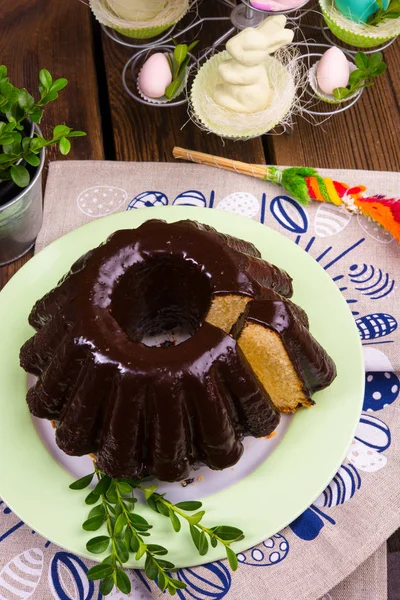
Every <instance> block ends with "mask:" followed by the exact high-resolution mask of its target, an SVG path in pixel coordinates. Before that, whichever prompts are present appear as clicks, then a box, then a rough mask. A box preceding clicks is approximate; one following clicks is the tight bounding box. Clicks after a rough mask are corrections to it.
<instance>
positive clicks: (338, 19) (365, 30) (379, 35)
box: [318, 0, 400, 48]
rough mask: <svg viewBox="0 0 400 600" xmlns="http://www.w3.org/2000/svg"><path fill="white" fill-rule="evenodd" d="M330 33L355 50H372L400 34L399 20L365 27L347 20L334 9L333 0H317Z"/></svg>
mask: <svg viewBox="0 0 400 600" xmlns="http://www.w3.org/2000/svg"><path fill="white" fill-rule="evenodd" d="M318 2H319V5H320V7H321V11H322V15H323V17H324V20H325V22H326V24H327V25H328V27H329V29H330V30H331V32H332V33H333V34H334V35H335V36H336V37H337V38H338V39H339V40H341V41H342V42H345V43H346V44H350V45H351V46H355V47H356V48H374V47H375V46H380V45H381V44H384V43H385V42H388V41H389V40H391V39H393V38H395V37H397V36H398V35H399V34H400V19H386V20H385V21H382V23H379V25H366V24H363V23H356V22H355V21H351V20H350V19H347V18H346V17H345V16H344V15H342V14H341V13H340V12H339V11H338V10H337V9H336V7H335V3H334V0H318Z"/></svg>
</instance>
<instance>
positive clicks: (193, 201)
mask: <svg viewBox="0 0 400 600" xmlns="http://www.w3.org/2000/svg"><path fill="white" fill-rule="evenodd" d="M206 204H207V200H206V199H205V196H204V194H202V193H201V192H197V191H196V190H188V191H187V192H182V194H179V196H177V197H176V198H175V200H174V202H173V205H174V206H198V207H200V208H204V207H205V206H206Z"/></svg>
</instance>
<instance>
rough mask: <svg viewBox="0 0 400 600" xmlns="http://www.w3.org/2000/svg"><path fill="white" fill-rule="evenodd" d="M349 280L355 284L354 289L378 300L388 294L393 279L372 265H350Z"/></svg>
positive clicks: (393, 284)
mask: <svg viewBox="0 0 400 600" xmlns="http://www.w3.org/2000/svg"><path fill="white" fill-rule="evenodd" d="M349 277H350V281H351V282H352V283H354V284H355V289H356V290H358V291H360V292H361V294H362V295H363V296H368V297H369V298H370V299H371V300H380V299H381V298H385V297H386V296H388V295H389V294H390V293H391V292H392V291H393V289H394V286H395V281H394V279H392V278H391V277H390V275H389V273H384V272H383V271H382V269H376V268H375V267H374V266H373V265H366V264H365V263H364V264H361V265H357V264H354V265H351V266H350V268H349Z"/></svg>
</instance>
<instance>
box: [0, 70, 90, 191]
mask: <svg viewBox="0 0 400 600" xmlns="http://www.w3.org/2000/svg"><path fill="white" fill-rule="evenodd" d="M7 75H8V72H7V67H6V66H5V65H0V116H2V117H3V119H2V120H1V121H0V181H10V180H12V181H13V182H14V183H15V184H16V185H18V186H19V187H21V188H24V187H26V186H27V185H29V182H30V174H29V171H28V169H27V168H26V167H25V166H24V165H23V164H18V163H19V162H20V161H21V159H22V160H23V161H25V162H26V163H28V164H29V165H31V166H32V167H37V166H39V164H40V158H39V156H38V154H40V152H41V151H42V149H43V148H45V147H47V146H53V145H58V146H59V150H60V152H61V154H64V155H65V154H68V152H69V151H70V149H71V142H70V141H69V138H73V137H81V136H84V135H86V133H85V132H83V131H73V130H72V128H71V127H67V126H66V125H57V126H56V127H54V129H53V134H52V137H51V138H50V139H45V138H44V137H42V136H41V135H39V134H37V133H35V134H34V137H32V138H30V137H24V136H23V135H22V133H21V132H23V130H24V125H23V122H24V121H26V120H27V119H30V120H31V121H32V122H33V123H37V124H39V123H40V122H41V119H42V116H43V110H44V107H45V106H46V105H47V104H49V102H52V101H54V100H56V99H57V98H58V92H60V91H61V90H62V89H64V88H65V87H66V85H67V84H68V81H67V79H65V78H64V77H62V78H60V79H56V80H55V81H53V78H52V76H51V75H50V73H49V71H47V70H46V69H42V70H41V71H40V72H39V94H40V98H39V99H38V100H35V98H34V97H33V96H32V95H31V94H30V93H29V92H28V91H27V90H26V89H25V88H21V89H19V88H17V87H15V86H13V85H12V83H11V82H10V79H9V77H8V76H7Z"/></svg>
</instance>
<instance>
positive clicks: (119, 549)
mask: <svg viewBox="0 0 400 600" xmlns="http://www.w3.org/2000/svg"><path fill="white" fill-rule="evenodd" d="M94 477H96V478H97V483H96V486H95V487H94V489H93V490H92V491H91V492H89V494H88V495H87V496H86V498H85V503H86V504H87V505H89V506H93V508H92V509H91V510H90V512H89V514H88V518H87V519H86V521H85V522H84V523H83V525H82V528H83V529H84V530H85V531H97V530H98V529H100V528H101V527H103V526H104V525H105V526H106V528H107V535H99V536H96V537H93V538H91V539H90V540H89V541H88V542H87V544H86V548H87V550H88V551H89V552H91V553H92V554H102V553H104V552H109V554H108V556H107V557H106V558H105V559H104V560H103V561H102V562H101V563H100V564H98V565H95V566H94V567H92V568H91V569H89V571H88V573H87V576H88V578H89V579H91V580H101V582H100V592H101V593H102V594H103V595H104V596H106V595H108V594H110V593H111V591H112V590H113V588H114V586H115V587H117V589H118V590H120V591H121V592H122V593H124V594H128V593H129V592H130V590H131V582H130V579H129V577H128V575H127V574H126V572H125V571H124V564H125V563H126V562H127V561H128V560H129V557H130V555H133V556H134V557H135V559H136V560H140V559H141V558H142V557H145V565H144V570H145V573H146V575H147V577H148V578H149V579H151V580H152V581H155V583H156V584H157V586H158V587H159V588H160V590H161V591H163V592H164V591H168V592H169V593H170V595H171V596H174V595H175V594H176V591H177V590H178V589H185V588H186V585H185V583H183V582H182V581H180V580H179V579H175V578H174V577H172V576H171V573H173V572H174V571H175V566H174V564H173V563H171V562H169V561H167V560H165V559H163V558H159V557H160V556H165V555H166V554H168V550H167V548H164V547H163V546H160V545H158V544H151V543H147V541H145V540H144V539H143V538H145V537H149V536H150V533H149V530H150V529H152V525H150V523H149V522H148V521H147V520H146V519H144V518H143V517H142V516H141V515H139V514H137V513H136V512H135V504H136V502H137V499H136V498H135V496H134V490H140V491H141V492H142V493H143V494H144V498H145V501H146V503H147V504H148V506H149V507H150V508H151V509H152V510H153V511H155V512H157V513H159V514H161V515H163V516H166V517H168V518H169V519H170V520H171V523H172V526H173V529H174V531H176V532H178V531H180V529H181V521H180V519H181V518H183V519H185V520H186V521H187V523H188V525H189V529H190V534H191V537H192V540H193V543H194V545H195V546H196V548H197V550H198V552H199V554H200V555H201V556H204V555H205V554H207V552H208V550H209V544H208V539H207V536H208V538H209V539H210V543H211V546H212V547H213V548H215V547H216V546H217V544H218V543H221V544H223V545H224V546H225V550H226V554H227V557H228V561H229V564H230V566H231V568H232V570H234V571H235V570H236V569H237V567H238V561H237V558H236V554H235V552H234V551H233V550H232V549H231V548H230V545H231V544H232V543H233V542H235V541H238V540H240V539H243V537H244V536H243V532H242V531H240V529H237V528H236V527H228V526H224V525H220V526H217V527H212V528H207V527H205V526H203V525H202V524H201V521H202V519H203V517H204V514H205V512H204V511H203V510H202V511H199V512H195V514H187V513H193V512H194V511H197V510H198V509H199V508H201V506H202V504H201V502H195V501H188V502H179V503H178V504H172V503H171V502H169V500H168V499H167V498H166V497H165V494H158V493H156V489H157V486H155V485H153V486H149V487H143V485H142V484H143V482H142V481H141V480H140V479H125V478H124V479H112V478H111V477H108V475H105V474H104V473H103V472H102V471H101V470H100V469H99V468H98V467H97V465H96V464H95V463H94V472H93V473H90V474H89V475H86V476H85V477H82V478H81V479H78V481H75V482H74V483H72V484H71V485H70V486H69V487H70V489H72V490H83V489H85V488H87V487H88V486H89V485H90V484H91V482H92V480H93V478H94Z"/></svg>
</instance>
